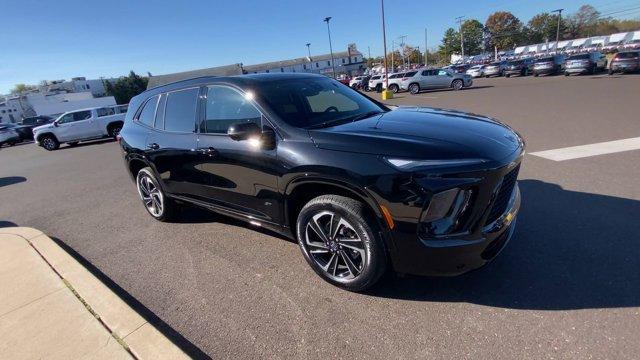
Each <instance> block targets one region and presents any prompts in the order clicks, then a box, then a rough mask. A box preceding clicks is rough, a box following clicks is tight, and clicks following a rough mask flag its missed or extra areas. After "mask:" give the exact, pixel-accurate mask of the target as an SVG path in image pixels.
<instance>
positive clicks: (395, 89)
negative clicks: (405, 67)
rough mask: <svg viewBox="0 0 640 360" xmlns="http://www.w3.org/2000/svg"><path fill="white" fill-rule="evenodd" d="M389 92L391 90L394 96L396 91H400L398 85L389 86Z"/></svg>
mask: <svg viewBox="0 0 640 360" xmlns="http://www.w3.org/2000/svg"><path fill="white" fill-rule="evenodd" d="M389 90H391V92H392V93H394V94H396V93H397V92H398V91H400V89H399V88H398V85H396V84H391V85H389Z"/></svg>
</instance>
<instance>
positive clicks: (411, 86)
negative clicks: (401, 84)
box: [409, 84, 420, 94]
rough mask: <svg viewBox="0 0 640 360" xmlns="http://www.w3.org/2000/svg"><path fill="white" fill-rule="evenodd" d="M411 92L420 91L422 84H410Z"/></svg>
mask: <svg viewBox="0 0 640 360" xmlns="http://www.w3.org/2000/svg"><path fill="white" fill-rule="evenodd" d="M409 92H411V93H412V94H417V93H419V92H420V86H418V84H411V85H410V86H409Z"/></svg>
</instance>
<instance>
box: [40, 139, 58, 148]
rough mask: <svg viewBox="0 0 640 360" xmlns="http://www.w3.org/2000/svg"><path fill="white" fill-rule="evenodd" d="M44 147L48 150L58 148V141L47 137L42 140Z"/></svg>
mask: <svg viewBox="0 0 640 360" xmlns="http://www.w3.org/2000/svg"><path fill="white" fill-rule="evenodd" d="M42 147H44V148H45V149H47V150H54V149H55V148H56V143H55V141H53V139H52V138H50V137H46V138H44V139H43V140H42Z"/></svg>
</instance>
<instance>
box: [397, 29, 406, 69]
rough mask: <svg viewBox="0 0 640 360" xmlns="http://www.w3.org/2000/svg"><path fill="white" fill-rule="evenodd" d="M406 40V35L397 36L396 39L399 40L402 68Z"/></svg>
mask: <svg viewBox="0 0 640 360" xmlns="http://www.w3.org/2000/svg"><path fill="white" fill-rule="evenodd" d="M406 38H407V35H402V36H398V39H400V56H401V57H402V66H404V65H405V63H404V58H405V56H404V45H405V43H404V39H406Z"/></svg>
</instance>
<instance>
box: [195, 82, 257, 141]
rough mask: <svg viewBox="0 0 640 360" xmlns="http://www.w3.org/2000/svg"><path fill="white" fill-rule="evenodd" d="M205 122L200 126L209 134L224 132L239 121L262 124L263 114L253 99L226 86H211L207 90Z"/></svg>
mask: <svg viewBox="0 0 640 360" xmlns="http://www.w3.org/2000/svg"><path fill="white" fill-rule="evenodd" d="M205 119H206V120H205V123H204V124H203V125H201V126H200V128H201V129H202V131H204V132H206V133H209V134H212V133H213V134H215V133H218V134H223V133H226V132H227V129H229V126H231V125H232V124H235V123H238V122H254V123H256V124H258V125H260V124H261V119H262V115H261V114H260V112H259V111H258V109H256V108H255V107H254V106H253V104H252V103H251V99H250V98H249V97H247V96H245V95H242V94H241V93H239V92H238V91H236V90H234V89H232V88H229V87H226V86H210V87H209V89H208V90H207V106H206V107H205Z"/></svg>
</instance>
